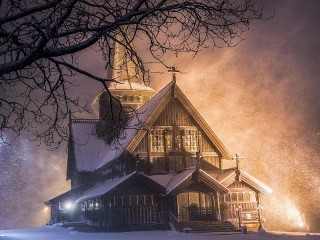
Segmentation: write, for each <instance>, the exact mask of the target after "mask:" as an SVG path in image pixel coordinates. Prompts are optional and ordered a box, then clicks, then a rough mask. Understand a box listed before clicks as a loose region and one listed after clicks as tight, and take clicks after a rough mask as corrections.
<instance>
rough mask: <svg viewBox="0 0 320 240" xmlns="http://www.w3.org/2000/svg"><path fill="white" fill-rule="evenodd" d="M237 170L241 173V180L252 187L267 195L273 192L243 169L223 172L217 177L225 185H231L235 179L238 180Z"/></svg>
mask: <svg viewBox="0 0 320 240" xmlns="http://www.w3.org/2000/svg"><path fill="white" fill-rule="evenodd" d="M237 171H239V173H238V174H240V179H241V181H243V182H245V183H246V184H248V185H249V186H251V187H252V188H254V189H256V190H258V191H259V192H261V193H263V194H265V195H267V194H270V193H272V189H271V188H270V187H268V186H267V185H265V184H264V183H262V182H261V181H259V180H258V179H256V178H255V177H253V176H252V175H250V174H249V173H247V172H245V171H243V170H242V169H239V170H237V169H233V170H230V171H227V172H223V173H221V174H219V175H218V176H216V177H215V178H216V179H217V180H218V181H219V182H220V183H221V184H222V185H223V186H224V187H229V186H230V185H231V184H232V183H233V182H234V181H236V178H237Z"/></svg>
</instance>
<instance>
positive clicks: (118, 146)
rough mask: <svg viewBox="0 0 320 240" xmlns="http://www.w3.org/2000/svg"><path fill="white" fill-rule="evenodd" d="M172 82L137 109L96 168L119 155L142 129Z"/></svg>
mask: <svg viewBox="0 0 320 240" xmlns="http://www.w3.org/2000/svg"><path fill="white" fill-rule="evenodd" d="M172 84H173V83H172V82H171V83H169V84H168V85H167V86H166V87H164V88H163V89H162V90H161V91H160V92H159V93H157V94H156V95H155V96H154V97H153V98H152V99H150V100H149V101H148V102H147V103H146V104H145V105H143V106H142V107H141V108H139V109H138V110H137V112H136V113H135V114H134V115H133V116H132V117H131V119H130V120H129V121H128V124H127V126H126V128H125V129H124V130H123V132H122V136H123V137H121V138H117V139H115V140H114V141H113V142H112V143H111V144H110V147H109V150H108V151H107V152H106V153H105V155H104V157H103V158H102V160H101V161H100V162H99V163H98V164H97V165H96V169H99V168H101V167H103V166H104V165H106V164H107V163H109V162H111V161H112V160H114V159H116V158H118V157H120V156H121V154H122V153H123V152H124V150H125V149H126V148H127V147H128V145H129V144H130V142H131V141H132V140H133V139H134V137H135V136H136V134H137V133H138V131H139V129H140V131H144V130H143V125H144V124H145V123H146V121H147V119H148V118H149V117H150V115H151V113H152V112H153V110H154V109H155V108H156V107H157V106H159V103H160V102H161V100H162V99H163V98H164V96H165V95H166V94H167V92H168V90H169V89H170V87H171V85H172Z"/></svg>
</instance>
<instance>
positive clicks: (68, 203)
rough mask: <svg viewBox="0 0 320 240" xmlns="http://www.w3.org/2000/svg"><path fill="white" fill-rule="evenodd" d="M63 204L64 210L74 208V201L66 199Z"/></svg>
mask: <svg viewBox="0 0 320 240" xmlns="http://www.w3.org/2000/svg"><path fill="white" fill-rule="evenodd" d="M63 206H64V208H65V209H66V210H71V209H73V208H74V203H73V202H71V201H68V202H65V203H64V205H63Z"/></svg>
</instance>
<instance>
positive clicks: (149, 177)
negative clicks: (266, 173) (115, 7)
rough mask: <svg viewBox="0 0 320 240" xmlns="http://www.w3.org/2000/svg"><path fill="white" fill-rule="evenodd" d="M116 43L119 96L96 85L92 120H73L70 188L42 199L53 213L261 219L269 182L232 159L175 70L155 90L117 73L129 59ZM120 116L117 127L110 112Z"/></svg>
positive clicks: (209, 224)
mask: <svg viewBox="0 0 320 240" xmlns="http://www.w3.org/2000/svg"><path fill="white" fill-rule="evenodd" d="M115 49H116V51H115V59H118V60H115V65H114V67H113V69H112V70H109V73H108V74H109V77H113V78H117V80H118V82H120V84H119V83H118V84H113V85H110V86H109V91H110V92H111V94H112V95H113V96H114V98H115V99H117V100H118V101H119V102H120V103H121V105H120V104H119V103H118V102H117V101H113V102H112V101H111V102H110V98H109V96H108V94H107V93H106V92H102V93H101V94H99V95H98V97H97V98H96V102H97V103H99V104H100V111H99V112H100V118H99V119H96V120H92V119H91V120H90V119H82V120H80V119H77V120H70V141H69V151H68V169H67V179H68V180H71V186H72V189H71V190H70V191H69V192H67V193H64V194H62V195H60V196H58V197H56V198H54V199H51V200H49V201H48V202H47V203H46V204H47V205H49V206H51V213H52V219H54V220H61V218H64V220H70V221H71V220H72V221H74V220H77V221H81V222H82V223H84V224H88V225H91V226H95V227H99V228H101V229H103V230H106V231H113V230H129V229H148V228H152V229H159V228H160V229H161V228H163V227H165V226H168V223H170V222H171V223H172V225H173V226H175V228H176V229H178V230H182V229H183V228H186V227H191V228H192V231H233V230H237V229H238V228H239V227H240V226H242V225H246V226H247V227H248V228H249V229H252V230H257V229H258V228H259V227H261V223H262V215H261V214H262V213H261V206H260V194H261V193H262V194H269V193H271V189H270V188H268V187H267V186H266V185H264V184H263V183H261V182H260V181H259V180H257V179H256V178H254V177H252V176H251V175H250V174H249V173H247V172H245V171H243V170H242V169H240V168H239V164H237V163H238V161H239V159H240V158H239V156H236V157H232V155H231V154H230V153H229V152H228V150H227V149H226V148H225V146H224V145H223V144H222V142H221V141H220V140H219V138H218V137H217V136H216V134H215V133H214V132H213V131H212V129H211V128H210V127H209V126H208V124H207V123H206V122H205V120H204V119H203V118H202V116H201V115H200V114H199V113H198V111H197V110H196V109H195V108H194V106H193V105H192V104H191V103H190V101H189V100H188V99H187V98H186V96H185V95H184V94H183V92H182V91H181V90H180V88H179V87H178V86H177V84H176V82H175V79H174V81H172V82H170V83H169V84H168V85H167V86H165V87H164V88H163V89H162V90H160V91H159V92H158V93H157V94H156V91H155V90H153V89H152V88H150V87H148V86H145V85H144V84H143V83H142V81H141V80H140V79H139V74H138V73H137V72H135V71H131V72H129V71H127V72H125V74H124V73H121V72H120V70H119V69H121V71H122V70H123V69H129V68H130V64H129V63H130V59H127V58H125V57H122V58H120V57H119V55H120V56H121V54H122V56H124V55H123V52H124V50H123V49H121V48H119V47H118V48H115ZM119 59H120V60H119ZM124 75H126V76H125V77H124ZM121 83H122V84H121ZM117 104H118V105H117ZM111 108H112V109H113V111H114V112H116V113H117V114H116V115H110V111H109V110H110V109H111ZM129 110H135V111H133V112H132V111H129ZM116 116H120V117H119V118H117V117H116ZM122 119H124V120H123V123H124V124H123V125H121V124H120V125H121V126H122V127H121V128H120V129H119V131H118V132H117V127H118V125H117V124H116V123H115V122H113V120H117V121H118V122H119V123H121V121H122ZM111 130H113V131H111ZM67 200H68V201H69V200H72V201H73V202H75V203H76V204H75V207H74V209H73V211H71V210H68V209H66V207H64V206H67V205H64V204H66V203H64V202H66V201H67ZM68 206H69V205H68ZM71 213H72V214H71Z"/></svg>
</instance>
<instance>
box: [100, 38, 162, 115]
mask: <svg viewBox="0 0 320 240" xmlns="http://www.w3.org/2000/svg"><path fill="white" fill-rule="evenodd" d="M116 39H117V40H116V41H115V43H114V47H113V49H112V57H113V58H112V59H111V61H110V65H108V66H107V79H112V80H114V81H115V82H111V83H110V84H109V85H108V90H109V92H110V93H111V95H112V98H110V95H109V94H108V92H107V91H106V90H104V91H102V92H101V93H100V94H99V95H98V96H97V98H96V100H95V102H99V118H100V119H104V118H105V117H106V115H107V114H108V112H110V110H111V109H110V106H111V104H112V106H113V109H112V110H113V112H114V113H116V114H118V113H119V111H120V112H121V113H122V114H124V115H130V113H132V112H133V111H134V110H136V109H138V108H140V107H141V106H142V105H144V104H145V103H146V102H147V101H149V100H150V99H151V98H152V97H153V96H154V95H155V93H156V91H155V90H154V89H153V88H151V87H149V86H147V85H146V84H145V82H144V81H143V74H142V72H141V70H140V69H139V67H137V66H136V64H135V63H136V62H137V60H136V56H133V55H132V54H131V53H130V52H129V51H128V49H126V47H125V45H126V43H125V40H124V37H123V36H120V35H117V37H116Z"/></svg>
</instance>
